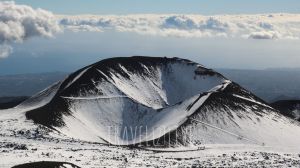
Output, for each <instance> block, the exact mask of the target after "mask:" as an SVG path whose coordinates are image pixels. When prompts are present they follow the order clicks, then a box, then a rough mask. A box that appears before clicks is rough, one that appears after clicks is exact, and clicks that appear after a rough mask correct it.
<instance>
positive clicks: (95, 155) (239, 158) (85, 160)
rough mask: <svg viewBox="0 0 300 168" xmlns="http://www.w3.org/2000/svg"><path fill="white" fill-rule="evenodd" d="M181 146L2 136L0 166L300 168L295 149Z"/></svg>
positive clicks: (255, 146)
mask: <svg viewBox="0 0 300 168" xmlns="http://www.w3.org/2000/svg"><path fill="white" fill-rule="evenodd" d="M202 146H205V149H204V150H202V149H201V150H197V148H196V147H190V148H189V147H185V148H181V149H177V150H175V151H174V149H162V150H161V151H160V150H159V149H155V150H153V151H152V150H151V149H138V148H128V147H118V146H107V145H103V144H95V143H88V142H83V141H75V140H62V139H52V140H49V139H40V140H33V139H26V138H22V137H3V136H1V137H0V151H1V152H0V167H3V168H8V167H11V166H13V165H17V164H23V163H28V162H34V161H63V162H70V163H73V164H75V165H77V166H80V167H83V168H99V167H192V166H194V167H197V166H198V167H234V166H236V167H299V166H300V152H299V150H297V149H295V148H279V147H268V146H258V145H242V144H240V145H231V144H226V145H222V144H211V145H209V144H206V145H202Z"/></svg>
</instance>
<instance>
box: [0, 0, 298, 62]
mask: <svg viewBox="0 0 300 168" xmlns="http://www.w3.org/2000/svg"><path fill="white" fill-rule="evenodd" d="M63 30H67V31H73V32H78V31H92V32H102V33H105V32H107V31H110V32H111V31H112V32H114V31H115V32H133V33H138V34H143V35H154V36H164V37H169V36H172V37H179V38H203V37H205V38H215V37H222V38H243V39H257V40H260V39H300V14H256V15H214V16H202V15H185V14H166V15H163V14H147V15H145V14H138V15H119V16H117V15H102V16H101V15H76V16H70V15H54V14H52V13H51V12H49V11H46V10H42V9H32V8H31V7H30V6H26V5H17V4H15V3H14V2H13V1H9V2H0V58H4V57H7V56H8V55H9V54H10V53H11V52H12V47H11V46H10V44H11V43H16V42H23V41H24V40H26V39H29V38H31V37H39V36H41V37H53V36H54V35H55V34H56V33H58V32H62V31H63Z"/></svg>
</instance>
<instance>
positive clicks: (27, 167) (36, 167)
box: [12, 161, 80, 168]
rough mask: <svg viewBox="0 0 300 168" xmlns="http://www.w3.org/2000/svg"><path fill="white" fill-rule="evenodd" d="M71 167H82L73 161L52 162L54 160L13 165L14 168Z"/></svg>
mask: <svg viewBox="0 0 300 168" xmlns="http://www.w3.org/2000/svg"><path fill="white" fill-rule="evenodd" d="M69 167H71V168H80V167H79V166H76V165H74V164H73V163H67V162H52V161H41V162H32V163H25V164H21V165H16V166H13V167H12V168H69Z"/></svg>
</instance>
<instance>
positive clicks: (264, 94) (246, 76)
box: [0, 69, 300, 102]
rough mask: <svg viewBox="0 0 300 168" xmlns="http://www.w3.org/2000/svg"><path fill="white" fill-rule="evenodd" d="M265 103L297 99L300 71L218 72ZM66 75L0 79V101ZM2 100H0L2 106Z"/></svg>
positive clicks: (299, 96) (27, 93)
mask: <svg viewBox="0 0 300 168" xmlns="http://www.w3.org/2000/svg"><path fill="white" fill-rule="evenodd" d="M217 70H218V71H219V72H221V73H222V74H223V75H224V76H225V77H227V78H229V79H232V80H234V81H236V82H237V83H238V84H240V85H241V86H243V87H244V88H246V89H248V90H250V91H252V92H253V93H254V94H256V95H257V96H259V97H261V98H263V99H264V100H265V101H267V102H274V101H277V100H286V99H300V87H299V86H300V69H268V70H239V69H217ZM68 74H69V73H67V72H49V73H39V74H18V75H2V76H0V97H18V96H32V95H34V94H35V93H37V92H39V91H41V90H43V89H45V88H46V87H47V86H50V85H51V84H53V83H55V82H57V81H59V80H62V79H64V78H65V77H66V76H67V75H68ZM4 100H5V99H0V102H3V101H4Z"/></svg>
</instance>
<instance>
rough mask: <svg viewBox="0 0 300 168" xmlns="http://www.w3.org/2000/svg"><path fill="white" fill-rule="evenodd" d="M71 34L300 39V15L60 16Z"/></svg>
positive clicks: (63, 24)
mask: <svg viewBox="0 0 300 168" xmlns="http://www.w3.org/2000/svg"><path fill="white" fill-rule="evenodd" d="M58 18H59V20H60V24H61V25H62V26H64V27H65V29H68V30H72V31H98V32H105V31H118V32H135V33H140V34H150V35H159V36H176V37H187V38H190V37H195V38H201V37H226V38H250V39H300V14H256V15H214V16H202V15H184V14H173V15H171V14H170V15H157V14H147V15H123V16H122V15H121V16H113V15H112V16H97V15H96V16H89V15H78V16H66V15H64V16H58Z"/></svg>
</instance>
